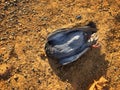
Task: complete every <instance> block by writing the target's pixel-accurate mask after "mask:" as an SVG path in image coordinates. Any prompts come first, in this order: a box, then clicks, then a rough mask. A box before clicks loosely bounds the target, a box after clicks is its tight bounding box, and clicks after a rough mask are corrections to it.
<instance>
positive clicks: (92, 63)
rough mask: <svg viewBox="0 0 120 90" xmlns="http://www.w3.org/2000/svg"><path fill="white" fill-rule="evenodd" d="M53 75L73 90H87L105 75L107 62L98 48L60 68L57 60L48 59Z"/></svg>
mask: <svg viewBox="0 0 120 90" xmlns="http://www.w3.org/2000/svg"><path fill="white" fill-rule="evenodd" d="M48 61H49V64H50V66H51V67H52V69H53V71H54V72H55V74H56V75H57V76H58V77H59V78H60V79H61V80H62V81H66V80H67V81H68V82H69V83H70V84H71V85H72V86H73V88H74V89H75V90H88V88H89V87H90V85H91V84H92V83H93V82H94V80H98V79H99V78H100V77H101V76H104V75H106V70H107V67H108V61H107V60H105V54H102V55H101V53H100V48H97V49H94V48H93V49H91V50H89V51H88V52H87V53H85V54H84V55H83V56H82V57H80V58H79V59H78V60H77V61H75V62H73V63H70V64H68V65H65V66H60V65H59V63H58V62H57V60H55V59H50V58H48Z"/></svg>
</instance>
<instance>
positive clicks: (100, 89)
mask: <svg viewBox="0 0 120 90" xmlns="http://www.w3.org/2000/svg"><path fill="white" fill-rule="evenodd" d="M107 82H108V81H107V80H106V79H105V78H104V77H101V78H100V79H99V80H98V81H94V83H93V84H92V85H91V87H90V88H89V90H107V88H108V85H107Z"/></svg>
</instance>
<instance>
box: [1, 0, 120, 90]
mask: <svg viewBox="0 0 120 90" xmlns="http://www.w3.org/2000/svg"><path fill="white" fill-rule="evenodd" d="M89 21H93V22H95V23H96V25H97V28H98V32H97V33H98V35H99V40H98V41H99V42H100V44H101V48H98V49H91V50H90V51H88V52H87V53H86V54H85V55H83V56H82V57H81V58H80V59H79V60H77V61H76V62H73V63H71V64H69V65H67V66H63V67H58V66H57V64H56V63H54V61H52V62H51V60H49V59H48V58H47V57H46V54H45V52H44V45H45V42H46V38H47V36H48V34H49V33H51V32H53V31H55V30H57V29H60V28H64V27H65V28H66V27H73V26H84V25H85V24H87V23H88V22H89ZM100 77H104V78H105V79H106V80H107V81H108V85H107V86H108V87H107V88H106V89H105V90H120V1H119V0H1V1H0V90H88V89H89V87H90V86H91V85H92V83H93V82H94V80H96V81H97V80H99V78H100Z"/></svg>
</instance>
